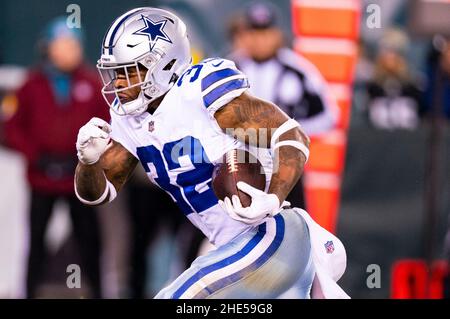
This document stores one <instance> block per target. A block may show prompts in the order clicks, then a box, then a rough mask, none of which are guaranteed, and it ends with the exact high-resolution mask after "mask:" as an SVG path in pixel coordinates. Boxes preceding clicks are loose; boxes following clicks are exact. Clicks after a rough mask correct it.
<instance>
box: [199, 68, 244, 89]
mask: <svg viewBox="0 0 450 319" xmlns="http://www.w3.org/2000/svg"><path fill="white" fill-rule="evenodd" d="M240 73H241V72H239V71H238V70H236V69H234V70H233V69H222V70H219V71H215V72H213V73H211V74H208V76H206V77H205V78H203V80H202V92H203V91H205V90H206V89H207V88H209V87H210V86H211V85H213V84H214V83H216V82H217V81H220V80H223V79H225V78H227V77H229V76H233V75H238V74H240Z"/></svg>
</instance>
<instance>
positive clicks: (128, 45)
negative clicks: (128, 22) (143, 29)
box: [127, 42, 142, 48]
mask: <svg viewBox="0 0 450 319" xmlns="http://www.w3.org/2000/svg"><path fill="white" fill-rule="evenodd" d="M141 43H142V42H139V43H136V44H127V47H129V48H134V47H135V46H137V45H139V44H141Z"/></svg>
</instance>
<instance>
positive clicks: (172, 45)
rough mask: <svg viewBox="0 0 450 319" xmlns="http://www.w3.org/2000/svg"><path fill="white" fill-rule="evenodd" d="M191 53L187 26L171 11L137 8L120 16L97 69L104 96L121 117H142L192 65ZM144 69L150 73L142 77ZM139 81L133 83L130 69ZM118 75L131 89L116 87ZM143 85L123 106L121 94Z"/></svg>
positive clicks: (105, 43)
mask: <svg viewBox="0 0 450 319" xmlns="http://www.w3.org/2000/svg"><path fill="white" fill-rule="evenodd" d="M190 63H191V53H190V45H189V40H188V37H187V33H186V25H185V24H184V23H183V21H182V20H181V19H180V18H178V17H177V16H176V15H174V14H173V13H171V12H168V11H166V10H162V9H157V8H150V7H146V8H137V9H133V10H131V11H128V12H126V13H125V14H123V15H121V16H120V17H118V18H117V19H116V20H115V21H114V22H113V24H112V25H111V27H110V28H109V30H108V32H107V33H106V35H105V37H104V39H103V45H102V55H101V58H100V59H99V60H98V62H97V69H98V70H99V72H100V76H101V78H102V81H103V89H102V94H103V96H104V97H105V100H106V102H107V103H108V104H109V106H110V107H111V108H112V109H113V111H114V112H115V113H117V114H119V115H139V114H142V113H143V112H145V110H146V109H147V107H148V104H149V102H151V101H153V100H154V99H155V98H157V97H159V96H161V95H163V94H164V93H166V92H167V91H168V90H169V89H170V88H171V87H172V86H173V85H174V84H175V82H176V81H177V79H178V77H179V76H180V75H181V73H182V72H183V71H184V70H185V69H186V68H187V67H188V66H189V65H190ZM142 66H143V67H145V68H146V69H147V70H148V71H147V73H146V75H145V78H144V79H142V78H141V76H140V72H139V71H140V70H142ZM133 68H135V70H134V71H136V72H137V75H138V78H139V82H138V83H135V84H132V83H131V82H130V78H129V76H128V75H129V72H130V70H133ZM118 72H120V73H122V74H125V76H126V79H127V81H128V86H127V87H120V88H116V87H115V80H116V78H117V74H118ZM136 86H139V87H140V88H141V92H140V94H139V96H138V97H137V98H136V99H135V100H132V101H129V102H126V103H121V102H120V99H119V95H118V94H119V93H120V92H123V91H126V90H129V89H130V88H133V87H136Z"/></svg>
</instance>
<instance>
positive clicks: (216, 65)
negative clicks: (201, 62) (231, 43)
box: [212, 61, 223, 68]
mask: <svg viewBox="0 0 450 319" xmlns="http://www.w3.org/2000/svg"><path fill="white" fill-rule="evenodd" d="M222 63H223V61H220V62H219V63H217V64H214V63H213V64H212V65H213V66H215V67H216V68H217V67H218V66H220V65H221V64H222Z"/></svg>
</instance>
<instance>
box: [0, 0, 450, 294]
mask: <svg viewBox="0 0 450 319" xmlns="http://www.w3.org/2000/svg"><path fill="white" fill-rule="evenodd" d="M71 3H72V2H71V1H50V0H45V1H32V2H31V1H25V0H15V1H12V0H11V1H10V0H5V1H2V2H1V3H0V12H2V13H3V14H2V19H1V21H0V39H1V40H2V41H0V142H1V145H0V298H64V297H66V298H79V297H83V298H151V297H153V296H154V295H155V294H156V293H157V292H158V291H159V289H161V288H162V287H164V285H165V284H166V283H167V282H169V281H170V280H171V279H173V278H175V277H176V276H177V275H178V274H180V273H181V272H182V271H183V270H184V269H185V268H186V267H187V266H188V265H189V264H190V263H191V262H192V261H193V259H194V258H195V257H196V256H197V255H198V254H199V253H201V252H202V251H205V250H206V249H211V247H210V246H208V244H207V243H206V242H205V241H204V238H203V235H202V234H201V233H200V232H199V231H198V230H197V229H194V227H193V226H192V225H191V224H190V223H189V222H188V220H187V219H186V218H185V216H184V215H183V214H182V213H180V212H179V211H178V209H177V207H176V206H175V205H174V204H173V203H172V201H171V199H170V197H169V196H168V195H166V194H165V193H164V192H162V191H160V190H158V189H157V188H156V187H155V186H152V185H151V184H150V182H149V181H148V179H147V177H146V175H145V172H144V171H143V170H142V169H140V168H139V169H138V170H137V171H136V172H135V174H134V175H133V176H132V178H131V180H130V181H129V183H128V184H127V186H126V187H125V189H124V190H123V191H122V192H121V193H120V194H119V196H118V198H117V199H116V200H115V201H114V202H113V203H111V204H107V205H105V206H102V207H98V208H92V207H86V206H83V205H82V204H81V203H80V202H79V201H78V200H77V199H76V197H75V196H74V192H73V173H74V168H75V166H76V163H77V158H76V153H75V140H76V135H77V133H78V129H79V128H80V127H81V126H82V125H83V124H84V123H85V122H87V121H88V120H89V119H90V118H91V117H93V116H97V117H101V118H103V119H105V120H108V119H109V113H108V112H109V110H108V106H107V105H106V103H105V102H104V100H103V97H102V95H101V93H100V89H101V85H100V82H99V80H100V79H99V77H98V74H97V73H96V70H95V62H96V60H97V59H98V58H99V53H100V46H101V41H102V38H103V34H104V32H105V31H106V30H107V28H108V26H109V25H110V24H111V22H112V21H113V20H114V19H115V18H116V17H117V16H119V15H120V14H122V13H123V12H125V11H127V10H129V9H131V8H133V7H139V6H158V7H162V8H165V9H168V10H171V11H174V12H175V13H177V14H178V15H179V16H180V17H181V18H182V19H183V20H184V21H185V22H186V24H187V26H188V32H189V35H190V38H191V41H192V54H193V60H194V63H196V62H199V61H200V60H202V59H203V58H206V57H215V56H221V57H226V58H228V59H231V60H233V61H235V63H236V65H237V66H238V68H240V69H241V70H243V71H244V73H245V74H246V75H247V76H248V77H249V81H250V85H251V89H250V90H251V91H252V93H253V94H255V95H257V96H260V97H262V98H265V99H268V100H270V101H273V102H274V103H276V104H277V105H279V106H280V107H281V108H282V109H283V110H284V111H285V112H286V113H287V114H288V115H289V116H290V117H292V118H295V119H296V120H298V121H299V122H300V123H301V124H302V126H303V127H304V128H305V130H306V132H307V133H308V134H309V135H310V136H312V137H313V145H316V146H315V148H313V149H312V152H316V154H317V155H315V156H316V158H317V160H314V161H313V163H311V164H310V165H311V168H310V169H309V170H308V169H307V172H306V173H305V176H304V177H303V178H302V179H301V180H300V181H299V183H298V184H297V185H296V186H295V188H294V190H293V192H292V193H291V195H290V198H288V200H290V201H291V203H293V204H294V205H295V206H297V207H302V208H306V209H307V210H308V211H310V213H311V215H312V216H313V217H314V218H316V219H318V220H320V221H322V222H323V223H322V224H323V225H324V227H326V228H329V229H330V230H332V231H333V232H335V233H337V234H338V236H339V237H340V238H341V239H342V241H343V243H344V245H345V246H346V249H347V255H348V267H347V271H346V273H345V274H344V277H343V278H342V279H341V284H342V286H343V288H344V290H346V291H347V292H348V293H349V294H350V296H352V297H354V298H415V297H418V298H444V297H447V298H448V297H449V289H450V288H449V284H448V267H447V265H448V261H449V260H450V232H448V229H450V227H449V226H450V220H449V217H450V214H449V212H450V200H449V199H450V196H449V190H450V183H449V181H450V165H449V164H448V163H450V161H449V158H450V131H449V127H450V126H449V120H450V1H448V0H441V1H426V0H410V1H408V0H378V1H375V0H373V1H370V0H361V1H358V0H336V1H333V5H331V4H327V1H322V0H317V1H316V2H315V1H309V0H282V1H266V2H261V1H259V2H255V1H242V0H240V1H238V0H232V1H219V0H184V1H183V0H166V1H162V0H161V1H151V0H148V1H143V0H141V1H139V0H128V1H106V0H98V1H87V0H78V1H77V2H76V5H75V6H74V5H73V4H71ZM69 5H70V6H69ZM327 5H328V6H330V8H329V10H343V9H345V10H347V9H349V12H356V14H355V16H356V17H357V18H355V19H353V20H352V21H353V22H355V23H354V25H353V27H352V30H351V31H350V32H349V34H350V35H347V36H348V39H344V38H345V35H342V34H341V35H338V36H337V38H338V39H337V40H330V37H327V36H326V34H325V36H323V34H314V32H312V31H311V32H309V31H308V26H309V25H310V26H311V30H312V29H314V26H315V24H320V25H326V24H327V23H330V24H331V29H333V28H335V29H336V30H338V29H339V28H340V26H339V25H336V26H334V25H333V23H334V20H333V21H328V22H327V21H320V22H319V23H316V22H315V20H314V17H315V16H313V15H316V14H317V12H316V11H314V10H316V9H317V8H319V9H320V8H322V9H323V8H325V7H326V6H327ZM302 8H303V9H302ZM305 8H307V10H306V9H305ZM311 8H313V9H314V10H313V9H311ZM319 9H317V10H319ZM302 10H303V11H302ZM308 10H309V11H308ZM352 10H353V11H352ZM433 10H434V11H433ZM436 12H438V13H439V14H436ZM317 17H320V15H318V16H317ZM349 17H350V19H352V17H353V16H349ZM344 18H345V17H344ZM308 19H310V20H308ZM68 21H69V23H68ZM304 21H311V22H308V23H309V24H308V23H306V22H304ZM336 21H337V20H336ZM353 22H351V23H353ZM305 25H306V27H305ZM319 29H320V26H319ZM353 29H354V30H353ZM299 30H300V31H299ZM305 30H306V31H305ZM321 30H322V29H321ZM308 32H309V33H308ZM303 34H305V36H304V37H303ZM321 36H322V38H321ZM330 41H334V42H330ZM311 48H314V50H315V49H317V48H324V49H323V50H324V51H323V52H325V51H326V50H334V51H333V52H332V54H334V55H337V54H341V55H343V56H347V55H349V52H353V53H354V59H353V60H351V61H350V62H349V66H348V69H349V71H348V73H349V74H350V76H349V79H347V80H346V79H344V80H343V79H341V78H335V76H336V77H339V74H337V73H336V72H337V71H336V70H339V69H342V68H344V69H345V68H346V67H347V66H346V65H344V64H345V63H346V62H345V61H344V62H342V61H343V60H339V59H335V60H327V57H326V55H325V61H323V59H322V60H321V59H320V58H318V57H319V56H320V55H318V54H316V55H312V54H308V52H310V51H311V50H312V49H311ZM303 52H304V53H305V54H302V53H303ZM321 52H322V51H321ZM336 52H341V53H336ZM342 52H344V53H343V54H342ZM322 58H323V57H322ZM329 61H332V64H330V69H331V73H330V72H329V71H327V70H328V69H327V68H326V64H327V62H329ZM333 63H334V64H333ZM339 63H340V64H339ZM324 65H325V66H324ZM333 72H334V73H333ZM336 74H337V75H336ZM344 77H345V76H344ZM342 96H345V97H346V99H347V100H348V107H343V104H342V103H340V101H339V100H340V99H342ZM344 140H345V143H343V142H342V141H344ZM336 145H341V146H342V145H345V146H344V147H337V148H333V147H334V146H336ZM336 152H337V153H339V152H341V153H342V155H338V156H337V157H338V159H336V161H337V162H339V161H342V164H336V166H338V167H340V168H338V169H336V171H339V173H337V172H334V171H333V169H331V170H330V169H329V167H330V166H333V167H334V164H333V163H331V164H330V163H329V162H330V161H331V157H333V156H334V155H333V154H335V153H336ZM339 154H340V153H339ZM312 156H314V155H312ZM333 161H334V160H333ZM319 166H320V167H319ZM331 171H333V172H331ZM330 172H331V173H330ZM324 185H326V186H324ZM330 185H331V186H330ZM330 189H331V191H330ZM330 198H331V199H330ZM330 203H331V204H330ZM71 264H77V265H80V267H81V271H82V285H81V288H79V289H69V288H68V287H67V285H66V280H67V277H68V275H70V273H68V272H67V266H68V265H71ZM370 265H376V266H379V269H380V273H379V275H380V280H379V283H378V285H375V286H376V287H373V286H371V285H369V284H368V281H367V278H368V276H369V275H371V272H370V271H369V270H368V269H369V268H370V267H369V266H370ZM368 267H369V268H368Z"/></svg>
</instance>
